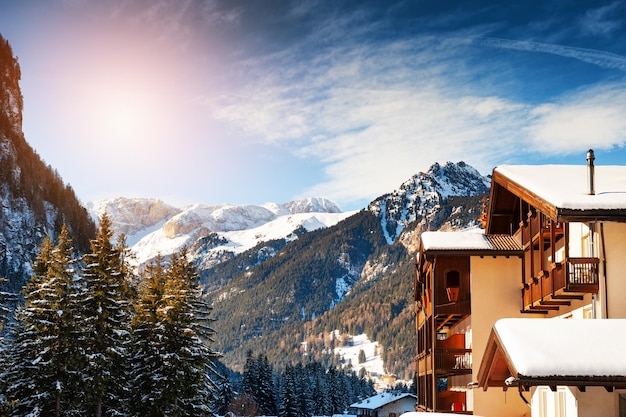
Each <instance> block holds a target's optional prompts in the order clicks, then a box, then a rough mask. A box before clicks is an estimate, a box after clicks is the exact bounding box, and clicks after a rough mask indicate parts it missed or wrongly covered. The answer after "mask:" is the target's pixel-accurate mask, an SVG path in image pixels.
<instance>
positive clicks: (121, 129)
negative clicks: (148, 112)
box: [102, 103, 140, 139]
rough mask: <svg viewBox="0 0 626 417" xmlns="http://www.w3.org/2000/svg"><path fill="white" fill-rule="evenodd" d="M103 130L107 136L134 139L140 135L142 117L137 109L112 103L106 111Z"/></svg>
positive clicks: (123, 104)
mask: <svg viewBox="0 0 626 417" xmlns="http://www.w3.org/2000/svg"><path fill="white" fill-rule="evenodd" d="M102 116H103V124H104V126H103V128H104V130H105V133H106V134H107V136H110V137H118V138H120V139H132V137H133V136H136V135H137V134H139V129H138V127H139V123H140V120H139V119H140V115H139V112H138V111H137V109H136V108H134V107H133V106H132V105H128V104H126V103H110V104H107V109H106V110H104V114H103V115H102Z"/></svg>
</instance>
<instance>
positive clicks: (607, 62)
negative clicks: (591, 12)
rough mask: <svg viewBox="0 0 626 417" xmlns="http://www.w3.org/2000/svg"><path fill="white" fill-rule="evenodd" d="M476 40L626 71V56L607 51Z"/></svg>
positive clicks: (544, 44)
mask: <svg viewBox="0 0 626 417" xmlns="http://www.w3.org/2000/svg"><path fill="white" fill-rule="evenodd" d="M475 42H476V43H478V44H481V45H488V46H493V47H495V48H504V49H516V50H519V51H529V52H543V53H547V54H553V55H559V56H564V57H567V58H573V59H577V60H579V61H583V62H587V63H589V64H593V65H597V66H598V67H601V68H608V69H617V70H620V71H626V57H625V56H623V55H618V54H614V53H611V52H607V51H598V50H595V49H586V48H575V47H572V46H564V45H555V44H549V43H540V42H530V41H518V40H511V39H497V38H476V39H475Z"/></svg>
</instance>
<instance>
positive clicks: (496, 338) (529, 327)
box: [478, 319, 626, 391]
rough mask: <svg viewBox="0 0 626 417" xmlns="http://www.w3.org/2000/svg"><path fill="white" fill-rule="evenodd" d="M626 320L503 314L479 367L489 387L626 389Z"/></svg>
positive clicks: (481, 380) (481, 379)
mask: <svg viewBox="0 0 626 417" xmlns="http://www.w3.org/2000/svg"><path fill="white" fill-rule="evenodd" d="M625 333H626V320H624V319H606V320H582V319H578V320H574V319H569V320H565V319H501V320H499V321H498V322H497V323H496V324H495V325H494V327H493V329H492V331H491V334H490V336H489V340H488V342H487V347H486V349H485V353H484V356H483V360H482V362H481V364H480V368H479V371H478V385H479V386H480V387H482V388H483V389H484V390H486V389H487V388H490V387H500V388H503V389H507V388H508V387H518V388H519V389H523V390H527V389H529V388H530V387H533V386H539V385H542V386H550V387H551V388H553V389H556V386H558V385H561V386H573V387H578V388H579V389H580V390H581V391H584V390H585V388H586V387H588V386H601V387H604V388H606V389H607V390H609V391H611V390H613V389H626V358H624V354H623V352H624V351H625V350H624V349H626V337H624V334H625Z"/></svg>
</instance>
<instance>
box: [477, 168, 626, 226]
mask: <svg viewBox="0 0 626 417" xmlns="http://www.w3.org/2000/svg"><path fill="white" fill-rule="evenodd" d="M503 190H506V191H508V192H509V193H510V194H512V195H513V196H515V197H517V198H518V199H521V200H522V201H525V202H526V203H528V204H529V205H531V206H533V207H534V208H536V209H537V210H539V211H540V212H542V213H543V214H544V215H546V216H548V217H549V218H550V219H552V220H553V221H556V222H563V223H566V222H600V221H610V222H626V208H617V209H584V210H583V209H573V208H563V207H558V206H556V205H554V204H553V203H551V202H549V201H547V200H545V199H544V198H542V197H541V196H539V195H537V194H536V193H534V192H532V191H531V190H529V189H527V188H525V187H522V186H521V185H519V184H518V183H517V182H515V181H513V180H511V179H510V178H508V177H506V176H505V175H503V174H501V173H499V172H498V171H496V170H494V171H493V173H492V180H491V189H490V193H489V204H488V211H487V225H486V232H487V233H488V234H493V233H503V232H505V231H503V230H496V228H498V227H501V226H500V225H498V224H497V220H496V219H497V217H499V216H508V217H512V216H513V214H514V212H513V211H510V210H505V209H503V206H505V207H509V206H511V210H512V209H513V207H512V206H514V204H510V202H508V201H503V199H510V195H507V193H506V192H503Z"/></svg>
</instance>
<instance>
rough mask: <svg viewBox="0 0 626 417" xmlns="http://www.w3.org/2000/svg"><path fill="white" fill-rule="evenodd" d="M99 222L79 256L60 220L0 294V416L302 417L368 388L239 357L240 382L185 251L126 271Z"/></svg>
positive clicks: (327, 371)
mask: <svg viewBox="0 0 626 417" xmlns="http://www.w3.org/2000/svg"><path fill="white" fill-rule="evenodd" d="M99 224H100V226H99V230H98V233H97V236H96V238H95V239H92V240H91V242H90V250H89V251H88V252H87V253H86V254H84V255H79V252H78V251H77V250H76V248H75V247H74V246H73V243H72V240H71V238H70V237H69V233H68V231H67V228H66V227H65V226H64V225H63V226H62V227H61V232H60V234H59V236H58V238H57V239H56V240H55V241H53V239H52V238H51V237H49V236H48V237H46V238H45V239H44V241H43V243H42V245H41V247H40V249H39V253H38V255H37V257H36V259H35V260H34V262H33V264H32V271H33V273H32V276H31V278H30V280H29V281H28V283H27V284H26V285H25V286H24V288H23V290H22V291H21V293H20V294H16V293H11V292H8V291H3V292H0V323H1V324H2V325H3V326H4V328H3V331H2V333H1V334H2V335H3V336H2V339H1V340H0V369H1V371H0V416H55V417H58V416H84V415H93V416H96V417H101V416H154V417H156V416H210V415H215V414H220V415H224V414H226V413H229V412H230V413H232V414H235V415H250V416H253V415H277V416H280V417H302V416H305V417H309V416H312V415H332V414H334V413H341V412H344V411H345V410H346V409H347V408H348V406H349V405H350V404H351V403H353V402H356V401H359V400H360V399H362V398H364V397H366V396H369V395H371V394H372V393H373V392H374V389H373V385H372V383H371V382H370V381H366V380H364V379H363V378H359V377H358V376H357V375H356V374H355V373H354V372H350V373H345V372H344V371H343V370H340V369H338V368H336V367H334V366H331V367H328V366H325V365H324V364H322V363H320V362H316V361H314V360H310V361H308V362H307V363H299V364H297V365H294V366H291V365H289V366H287V367H286V368H285V369H282V370H279V371H275V370H274V369H273V368H272V367H271V365H270V364H269V362H268V360H267V356H265V355H262V354H260V353H259V354H258V355H257V356H256V357H254V356H253V354H252V352H251V351H249V352H248V353H247V359H246V365H245V369H244V372H243V375H240V374H238V373H236V372H233V371H231V370H229V369H228V368H227V367H225V366H224V365H223V364H222V363H221V362H220V355H219V354H218V353H217V352H216V351H215V350H213V348H212V346H213V345H214V344H215V339H216V338H217V337H218V335H217V334H216V333H215V331H214V330H213V327H212V325H213V323H214V320H215V319H214V318H213V313H212V308H211V306H210V305H209V304H208V302H207V300H206V298H205V297H204V296H203V293H202V289H201V287H200V285H199V275H198V272H197V270H196V268H195V267H194V266H193V264H192V262H191V260H190V259H191V257H190V256H189V255H188V253H187V249H186V248H183V249H182V250H181V251H180V252H178V253H175V254H174V255H173V256H172V257H171V258H170V259H168V261H165V260H164V259H162V258H161V257H157V258H156V259H155V260H153V261H152V262H151V263H149V264H148V265H146V266H145V267H144V268H143V269H142V270H141V271H140V272H139V273H138V274H135V273H133V270H132V268H130V266H129V264H128V259H127V257H128V249H127V248H126V244H125V241H124V238H123V236H122V237H121V238H119V239H117V241H116V242H112V240H113V232H112V231H111V221H110V219H109V218H108V216H107V215H106V214H105V215H103V216H102V218H101V219H100V222H99ZM19 297H22V298H23V299H24V302H23V303H22V304H20V306H19V307H18V308H17V310H16V311H15V312H14V313H12V312H11V309H10V308H9V305H10V303H12V302H15V300H16V299H17V298H19Z"/></svg>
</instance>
